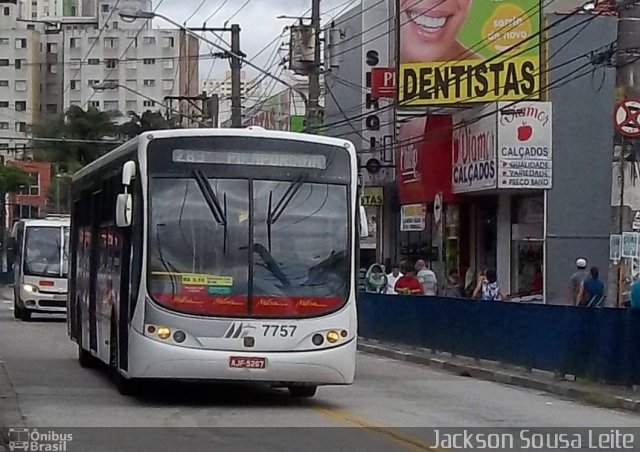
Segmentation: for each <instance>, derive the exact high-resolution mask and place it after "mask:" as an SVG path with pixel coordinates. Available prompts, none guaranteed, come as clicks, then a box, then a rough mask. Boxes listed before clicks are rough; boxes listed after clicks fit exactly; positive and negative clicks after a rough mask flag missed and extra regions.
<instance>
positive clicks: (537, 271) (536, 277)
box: [529, 264, 544, 295]
mask: <svg viewBox="0 0 640 452" xmlns="http://www.w3.org/2000/svg"><path fill="white" fill-rule="evenodd" d="M543 283H544V281H543V277H542V266H541V265H540V264H536V265H535V267H534V270H533V278H532V280H531V287H530V288H529V295H540V294H541V293H542V291H543V285H544V284H543Z"/></svg>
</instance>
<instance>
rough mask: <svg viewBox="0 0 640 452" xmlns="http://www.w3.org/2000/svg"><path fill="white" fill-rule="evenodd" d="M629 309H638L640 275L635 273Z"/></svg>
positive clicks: (639, 301)
mask: <svg viewBox="0 0 640 452" xmlns="http://www.w3.org/2000/svg"><path fill="white" fill-rule="evenodd" d="M630 292H631V297H630V298H631V309H640V275H636V278H635V281H634V282H633V284H632V285H631V291H630Z"/></svg>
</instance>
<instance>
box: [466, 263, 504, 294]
mask: <svg viewBox="0 0 640 452" xmlns="http://www.w3.org/2000/svg"><path fill="white" fill-rule="evenodd" d="M478 297H479V298H480V299H481V300H483V301H502V300H504V299H505V296H504V295H503V294H502V290H501V289H500V284H498V275H497V274H496V271H495V270H494V269H492V268H489V269H487V270H486V271H484V272H482V274H481V275H480V277H479V278H478V285H477V286H476V290H474V291H473V298H478Z"/></svg>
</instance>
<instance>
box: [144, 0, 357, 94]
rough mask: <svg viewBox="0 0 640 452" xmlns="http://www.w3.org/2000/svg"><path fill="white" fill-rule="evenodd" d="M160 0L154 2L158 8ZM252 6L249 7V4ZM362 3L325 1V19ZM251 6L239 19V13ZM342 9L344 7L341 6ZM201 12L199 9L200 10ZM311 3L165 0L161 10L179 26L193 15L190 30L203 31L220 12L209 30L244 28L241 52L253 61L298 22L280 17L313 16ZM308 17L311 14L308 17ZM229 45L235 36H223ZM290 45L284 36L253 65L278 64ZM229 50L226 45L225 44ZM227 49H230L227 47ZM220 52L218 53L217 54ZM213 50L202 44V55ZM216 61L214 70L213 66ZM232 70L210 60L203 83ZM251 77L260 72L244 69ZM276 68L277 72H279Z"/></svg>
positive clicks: (202, 69) (203, 69) (306, 0)
mask: <svg viewBox="0 0 640 452" xmlns="http://www.w3.org/2000/svg"><path fill="white" fill-rule="evenodd" d="M159 1H160V0H154V2H153V3H154V8H155V7H156V6H157V5H158V3H159ZM247 2H248V3H247ZM358 2H359V0H351V1H348V0H322V2H321V12H322V13H325V12H326V13H327V14H325V15H323V16H322V21H323V23H327V21H329V20H331V17H332V16H334V15H335V14H336V13H340V12H341V11H344V10H346V8H350V7H351V6H355V5H356V4H358ZM245 3H247V6H246V7H245V8H244V9H242V10H241V11H240V12H239V13H238V14H237V15H235V17H232V16H234V14H236V13H237V12H238V10H239V9H240V8H241V7H242V6H243V5H244V4H245ZM341 5H342V6H341ZM199 7H200V9H199V10H197V8H199ZM310 8H311V0H164V1H163V2H162V4H161V5H160V8H159V9H158V13H160V14H163V15H165V16H167V17H169V18H171V19H173V20H175V21H176V22H179V23H181V24H182V23H184V21H185V20H186V19H188V18H189V17H190V16H191V15H193V13H194V12H195V15H193V17H192V18H191V19H190V20H189V21H188V22H187V25H188V26H190V27H202V25H203V22H204V20H205V19H206V18H207V17H209V16H211V14H213V13H214V12H215V11H216V10H218V9H219V11H218V12H217V13H216V14H215V15H214V16H213V17H212V18H211V19H209V20H208V21H207V26H208V27H222V26H223V25H224V23H225V21H227V20H228V19H230V18H231V21H230V22H229V24H228V25H231V24H232V23H237V24H239V25H240V29H241V32H240V48H241V50H242V51H243V52H244V53H245V54H246V55H247V59H249V60H250V59H251V58H253V57H254V56H255V55H256V54H257V53H258V52H260V51H261V50H262V49H264V48H265V46H266V45H267V44H268V43H270V42H272V41H273V40H274V39H275V38H276V36H278V35H279V34H280V33H281V32H282V31H283V28H284V27H285V26H287V25H290V24H291V23H293V22H295V20H292V19H276V17H277V16H278V15H281V14H283V15H287V16H295V17H298V16H302V15H306V16H307V17H308V16H309V14H308V11H309V10H310ZM305 13H307V14H305ZM154 27H161V28H169V27H171V25H169V24H167V23H166V22H164V21H162V20H161V19H160V20H157V21H155V23H154ZM206 36H207V38H209V39H212V40H214V42H218V41H217V38H215V37H213V36H212V35H211V34H210V33H207V35H206ZM222 37H224V39H225V40H226V41H227V42H230V40H231V34H230V33H225V34H223V35H222ZM285 42H288V35H286V34H285V35H283V37H282V39H280V40H278V41H277V42H274V43H273V45H271V46H270V47H268V48H267V49H266V50H265V51H264V53H262V54H261V55H260V56H258V57H257V58H256V59H255V60H254V61H253V63H256V64H257V65H259V66H260V67H263V68H265V66H266V65H267V63H268V62H270V61H275V58H272V57H274V56H275V53H274V52H275V48H276V46H278V45H279V44H280V43H285ZM221 45H223V46H225V45H224V44H221ZM225 47H226V46H225ZM215 51H218V50H215ZM208 52H209V46H208V45H207V44H206V43H202V45H201V47H200V54H203V53H208ZM285 53H286V51H285V50H282V51H281V55H282V56H285ZM213 61H215V63H214V64H213V68H212V62H213ZM228 69H229V64H228V60H211V59H206V60H204V61H201V63H200V80H201V81H202V80H204V79H206V78H207V76H208V75H209V74H210V73H211V78H223V77H224V76H225V71H226V70H228ZM244 69H245V70H246V73H247V77H249V78H252V77H255V75H257V72H256V71H254V70H253V69H252V68H248V67H246V66H245V67H244ZM275 69H276V68H274V70H275Z"/></svg>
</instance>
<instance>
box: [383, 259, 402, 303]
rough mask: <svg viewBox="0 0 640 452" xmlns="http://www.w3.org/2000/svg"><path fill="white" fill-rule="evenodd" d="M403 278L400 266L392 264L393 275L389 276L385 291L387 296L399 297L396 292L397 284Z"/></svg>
mask: <svg viewBox="0 0 640 452" xmlns="http://www.w3.org/2000/svg"><path fill="white" fill-rule="evenodd" d="M402 276H404V275H403V274H402V273H400V266H399V265H398V264H392V265H391V273H389V274H388V275H387V289H386V291H385V293H386V294H387V295H398V293H397V292H396V291H395V287H396V282H398V280H399V279H400V278H402Z"/></svg>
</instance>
